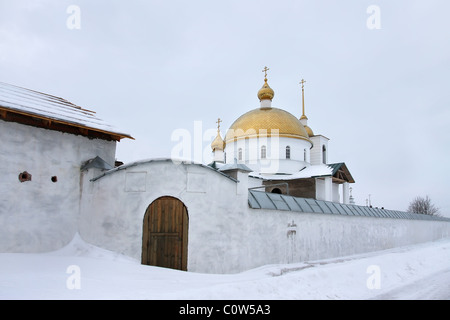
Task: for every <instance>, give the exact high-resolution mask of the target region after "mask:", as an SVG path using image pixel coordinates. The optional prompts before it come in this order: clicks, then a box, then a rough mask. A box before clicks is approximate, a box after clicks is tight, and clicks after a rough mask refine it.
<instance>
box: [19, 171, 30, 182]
mask: <svg viewBox="0 0 450 320" xmlns="http://www.w3.org/2000/svg"><path fill="white" fill-rule="evenodd" d="M19 181H20V182H25V181H31V174H29V173H28V172H26V171H24V172H22V173H20V174H19Z"/></svg>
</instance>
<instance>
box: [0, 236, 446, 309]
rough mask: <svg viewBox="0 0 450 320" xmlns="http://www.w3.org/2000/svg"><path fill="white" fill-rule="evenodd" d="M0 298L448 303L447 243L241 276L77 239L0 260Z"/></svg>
mask: <svg viewBox="0 0 450 320" xmlns="http://www.w3.org/2000/svg"><path fill="white" fill-rule="evenodd" d="M0 299H234V300H236V299H245V300H248V299H250V300H265V299H267V300H271V299H450V238H449V239H444V240H441V241H437V242H430V243H424V244H420V245H415V246H408V247H401V248H396V249H391V250H385V251H379V252H374V253H368V254H362V255H355V256H348V257H343V258H336V259H329V260H321V261H312V262H304V263H297V264H285V265H269V266H263V267H260V268H256V269H252V270H249V271H246V272H242V273H239V274H231V275H217V274H199V273H191V272H182V271H176V270H170V269H164V268H157V267H150V266H143V265H140V263H139V262H138V261H135V260H132V259H130V258H127V257H124V256H121V255H119V254H116V253H112V252H110V251H106V250H103V249H100V248H97V247H94V246H92V245H89V244H87V243H85V242H83V241H82V240H81V238H80V237H78V236H77V237H75V239H74V240H73V241H72V242H71V243H70V244H69V245H68V246H67V247H65V248H63V249H61V250H59V251H55V252H51V253H43V254H12V253H2V254H0Z"/></svg>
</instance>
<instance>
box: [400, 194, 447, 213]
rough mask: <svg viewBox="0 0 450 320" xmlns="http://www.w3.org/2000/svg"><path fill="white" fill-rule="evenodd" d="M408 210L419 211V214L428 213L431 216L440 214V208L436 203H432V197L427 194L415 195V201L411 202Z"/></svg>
mask: <svg viewBox="0 0 450 320" xmlns="http://www.w3.org/2000/svg"><path fill="white" fill-rule="evenodd" d="M408 212H413V213H419V214H427V215H430V216H438V217H440V216H441V215H440V214H439V208H437V207H436V206H435V205H434V204H432V203H431V199H430V197H428V196H426V197H425V198H422V197H415V198H414V200H413V201H411V202H410V203H409V207H408Z"/></svg>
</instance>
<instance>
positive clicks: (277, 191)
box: [271, 188, 283, 194]
mask: <svg viewBox="0 0 450 320" xmlns="http://www.w3.org/2000/svg"><path fill="white" fill-rule="evenodd" d="M271 193H276V194H283V192H281V189H280V188H274V189H272V191H271Z"/></svg>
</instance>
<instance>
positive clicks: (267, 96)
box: [258, 67, 275, 108]
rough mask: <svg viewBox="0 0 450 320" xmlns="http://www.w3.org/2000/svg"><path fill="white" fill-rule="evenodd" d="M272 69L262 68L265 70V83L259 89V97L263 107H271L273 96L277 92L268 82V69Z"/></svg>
mask: <svg viewBox="0 0 450 320" xmlns="http://www.w3.org/2000/svg"><path fill="white" fill-rule="evenodd" d="M269 70H270V69H269V68H267V67H264V69H263V70H262V71H263V72H264V84H263V86H262V88H261V89H259V91H258V99H259V101H260V102H261V108H271V107H272V105H271V102H272V99H273V97H274V96H275V92H274V91H273V89H272V88H271V87H270V86H269V84H268V83H267V71H269Z"/></svg>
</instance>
